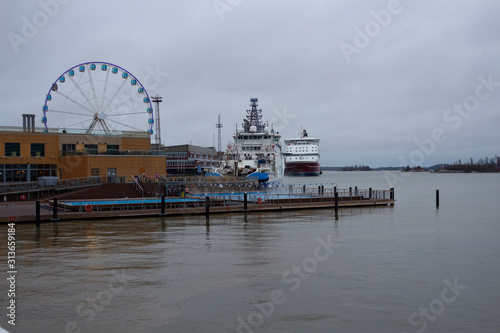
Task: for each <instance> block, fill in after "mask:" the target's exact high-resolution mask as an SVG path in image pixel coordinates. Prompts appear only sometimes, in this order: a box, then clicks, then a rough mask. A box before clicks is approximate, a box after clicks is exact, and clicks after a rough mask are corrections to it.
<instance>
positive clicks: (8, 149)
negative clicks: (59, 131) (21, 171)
mask: <svg viewBox="0 0 500 333" xmlns="http://www.w3.org/2000/svg"><path fill="white" fill-rule="evenodd" d="M5 156H21V144H20V143H18V142H6V143H5ZM30 156H31V157H43V156H45V144H44V143H32V144H31V147H30Z"/></svg>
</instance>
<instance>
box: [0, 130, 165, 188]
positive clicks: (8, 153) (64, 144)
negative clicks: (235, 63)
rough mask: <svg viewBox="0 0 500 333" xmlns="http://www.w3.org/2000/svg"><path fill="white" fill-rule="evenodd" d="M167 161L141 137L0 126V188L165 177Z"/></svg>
mask: <svg viewBox="0 0 500 333" xmlns="http://www.w3.org/2000/svg"><path fill="white" fill-rule="evenodd" d="M165 172H166V157H165V155H164V154H163V155H159V154H158V152H156V151H152V150H151V141H150V136H149V134H148V133H146V132H132V131H120V132H118V133H116V135H110V134H104V133H100V134H99V133H97V134H85V131H84V130H59V129H49V130H46V129H44V128H33V127H32V128H29V127H28V128H27V127H11V126H9V127H6V126H3V127H0V183H1V182H30V181H37V180H39V177H47V176H52V177H57V178H58V179H70V178H81V177H91V176H120V177H121V176H125V177H129V178H130V176H132V175H133V176H136V175H142V174H143V173H145V174H146V175H148V176H154V175H156V174H157V173H158V174H165Z"/></svg>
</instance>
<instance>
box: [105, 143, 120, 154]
mask: <svg viewBox="0 0 500 333" xmlns="http://www.w3.org/2000/svg"><path fill="white" fill-rule="evenodd" d="M119 153H120V146H119V145H107V146H106V154H108V155H118V154H119Z"/></svg>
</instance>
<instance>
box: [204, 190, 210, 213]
mask: <svg viewBox="0 0 500 333" xmlns="http://www.w3.org/2000/svg"><path fill="white" fill-rule="evenodd" d="M205 216H206V218H209V217H210V197H209V196H208V195H207V196H206V197H205Z"/></svg>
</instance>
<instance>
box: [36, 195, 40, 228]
mask: <svg viewBox="0 0 500 333" xmlns="http://www.w3.org/2000/svg"><path fill="white" fill-rule="evenodd" d="M35 216H36V217H35V219H36V227H37V228H40V201H38V200H37V201H35Z"/></svg>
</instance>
